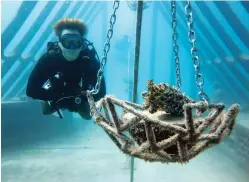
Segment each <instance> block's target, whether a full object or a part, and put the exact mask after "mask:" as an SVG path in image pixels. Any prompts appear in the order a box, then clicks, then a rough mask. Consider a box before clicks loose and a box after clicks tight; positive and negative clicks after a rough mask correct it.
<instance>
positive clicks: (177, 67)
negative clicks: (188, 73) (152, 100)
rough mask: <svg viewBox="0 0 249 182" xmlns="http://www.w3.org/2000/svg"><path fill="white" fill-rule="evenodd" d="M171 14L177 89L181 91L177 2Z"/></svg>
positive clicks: (172, 5) (173, 4) (174, 3)
mask: <svg viewBox="0 0 249 182" xmlns="http://www.w3.org/2000/svg"><path fill="white" fill-rule="evenodd" d="M171 14H172V28H173V35H172V38H173V42H174V45H173V49H174V52H175V69H176V79H177V82H176V84H177V88H178V89H180V87H181V75H180V63H179V61H180V60H179V56H178V51H179V47H178V44H177V39H178V34H177V31H176V29H177V20H176V2H175V0H172V1H171Z"/></svg>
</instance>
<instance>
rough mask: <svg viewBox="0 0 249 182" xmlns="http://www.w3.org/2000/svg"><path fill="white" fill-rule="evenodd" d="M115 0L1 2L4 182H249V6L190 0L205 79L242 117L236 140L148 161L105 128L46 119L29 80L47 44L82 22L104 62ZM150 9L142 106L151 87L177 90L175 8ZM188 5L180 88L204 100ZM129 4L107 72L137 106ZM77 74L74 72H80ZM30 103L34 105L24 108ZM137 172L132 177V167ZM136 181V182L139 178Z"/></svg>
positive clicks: (181, 35)
mask: <svg viewBox="0 0 249 182" xmlns="http://www.w3.org/2000/svg"><path fill="white" fill-rule="evenodd" d="M112 4H113V3H112V2H111V1H108V2H107V1H97V2H95V1H77V2H69V1H66V2H59V1H58V2H57V1H49V2H47V1H38V2H36V1H2V2H1V5H2V9H1V13H2V20H1V25H2V30H1V39H2V42H1V44H2V47H1V72H2V74H1V85H2V89H1V91H2V92H1V97H2V181H6V182H7V181H8V182H12V181H15V182H19V181H26V182H29V181H32V182H33V181H48V182H50V181H51V182H52V181H55V182H57V181H61V182H64V181H65V182H67V181H87V182H92V181H107V182H112V181H124V182H125V181H134V182H140V181H145V182H151V181H158V182H163V181H168V182H188V181H189V182H190V181H191V182H195V181H198V182H199V181H203V182H205V181H207V182H209V181H213V182H218V181H222V180H224V181H227V182H246V181H248V178H249V176H248V170H249V168H248V161H249V148H248V144H249V138H248V136H249V135H248V134H249V119H248V118H249V113H248V111H249V107H248V103H249V102H248V101H249V84H248V83H249V75H248V73H249V41H248V36H249V23H248V19H249V3H248V2H246V1H241V2H240V1H234V2H231V1H223V2H217V1H210V2H202V1H200V2H191V5H192V10H193V21H194V30H195V33H196V37H197V38H196V47H197V49H198V53H199V58H200V62H201V65H200V72H201V73H202V75H203V77H204V91H205V93H206V94H207V95H208V96H209V98H210V99H211V102H214V103H216V102H223V103H225V104H226V109H228V108H229V107H230V106H231V104H233V103H238V104H240V106H241V112H240V114H239V116H238V120H237V123H236V125H235V128H234V130H233V132H232V135H231V136H230V137H227V138H226V139H225V140H224V141H223V142H222V143H221V144H220V145H216V146H214V147H212V148H210V149H208V150H206V151H205V152H203V153H201V154H200V155H199V156H197V157H196V158H194V159H193V160H191V161H190V162H189V163H188V164H184V165H181V164H173V163H172V164H171V163H170V164H161V163H149V162H144V161H142V160H140V159H135V162H134V166H131V165H130V160H131V159H130V157H129V156H126V155H125V154H123V153H122V152H121V151H119V149H118V148H117V147H116V146H115V145H114V143H113V142H112V141H111V140H110V138H109V137H108V136H107V135H106V133H105V132H104V131H103V129H102V128H101V127H99V126H98V125H96V124H94V122H93V121H84V120H82V119H80V118H79V116H78V115H77V114H71V113H68V112H64V115H65V119H64V120H60V119H58V117H55V116H43V115H41V111H40V109H41V108H40V105H39V103H37V102H35V101H27V99H28V98H26V96H25V89H26V83H27V79H28V76H29V74H30V72H31V70H32V68H33V66H34V65H35V62H36V61H37V59H38V58H39V56H40V55H41V54H43V53H44V52H45V51H46V46H47V44H46V43H47V42H48V41H55V40H56V37H55V35H54V33H53V29H52V26H53V24H54V23H55V22H56V21H57V20H59V19H60V18H63V17H77V18H81V19H82V20H83V21H85V23H86V24H87V26H88V28H89V32H88V34H87V39H88V40H90V41H91V42H93V43H94V46H95V48H96V50H97V52H98V54H99V56H100V57H101V56H102V55H103V46H104V43H105V41H106V34H107V30H108V28H109V19H110V16H111V14H112V11H113V10H112ZM147 5H148V6H147V7H146V9H144V11H143V22H142V32H141V46H140V60H139V70H138V103H142V102H144V100H143V99H142V97H141V94H140V93H141V92H143V91H145V90H146V86H147V80H148V79H153V81H154V82H155V83H162V82H163V83H169V84H171V85H176V70H175V62H174V52H173V41H172V25H171V21H172V17H171V6H170V2H169V1H153V2H151V3H148V4H147ZM184 7H185V2H184V1H181V2H177V3H176V11H177V25H178V26H177V32H178V45H179V58H180V74H181V83H182V85H181V89H180V90H181V91H182V92H184V93H185V94H186V95H188V96H190V97H191V98H193V99H196V100H198V99H199V98H198V92H199V89H198V87H197V86H196V83H195V82H196V81H195V71H194V65H193V61H192V59H191V54H190V49H191V46H190V43H189V41H188V27H187V22H186V17H185V15H184ZM130 8H131V5H130V7H129V6H128V4H127V2H126V1H122V2H121V3H120V7H119V9H118V10H117V18H116V23H115V25H114V33H113V37H112V39H111V49H110V51H109V53H108V60H107V64H106V66H105V77H106V82H107V93H108V94H111V95H115V97H117V98H119V99H122V100H132V83H133V64H134V52H135V51H134V50H135V42H136V12H135V11H134V10H131V9H130ZM72 71H73V70H72ZM23 102H25V103H23ZM133 167H134V170H133V171H132V173H131V169H132V168H133ZM133 173H134V178H133V179H132V180H131V175H132V174H133Z"/></svg>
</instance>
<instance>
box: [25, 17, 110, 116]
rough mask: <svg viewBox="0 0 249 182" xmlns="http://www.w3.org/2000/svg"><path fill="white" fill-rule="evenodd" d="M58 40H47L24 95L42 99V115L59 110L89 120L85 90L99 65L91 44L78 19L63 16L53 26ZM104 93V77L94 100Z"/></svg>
mask: <svg viewBox="0 0 249 182" xmlns="http://www.w3.org/2000/svg"><path fill="white" fill-rule="evenodd" d="M54 32H55V34H56V36H58V41H56V42H53V43H52V42H49V43H48V46H47V49H48V50H47V52H46V53H45V54H43V55H42V56H41V57H40V58H39V60H38V62H37V63H36V65H35V67H34V69H33V70H32V72H31V74H30V76H29V79H28V84H27V89H26V94H27V96H28V97H31V98H33V99H37V100H41V101H42V105H43V107H42V110H43V114H44V115H50V114H53V113H55V112H57V113H58V114H59V116H60V118H62V115H61V113H60V109H67V110H68V111H70V112H77V113H79V114H80V116H81V117H82V118H84V119H86V120H90V119H91V115H90V106H89V104H88V101H87V97H86V91H87V90H91V89H92V88H94V86H95V84H96V83H97V74H98V70H99V68H100V63H99V58H98V55H97V52H96V50H95V49H94V47H93V45H92V44H91V43H90V42H89V41H88V40H87V39H85V38H83V37H84V36H85V34H86V32H87V27H86V25H85V24H84V23H83V22H82V21H81V20H80V19H73V18H63V19H61V20H59V21H58V22H57V23H56V24H55V25H54ZM105 94H106V86H105V80H104V77H103V78H102V81H101V85H100V90H99V93H98V94H96V95H93V97H94V100H95V102H96V101H98V100H99V99H100V98H102V97H104V95H105Z"/></svg>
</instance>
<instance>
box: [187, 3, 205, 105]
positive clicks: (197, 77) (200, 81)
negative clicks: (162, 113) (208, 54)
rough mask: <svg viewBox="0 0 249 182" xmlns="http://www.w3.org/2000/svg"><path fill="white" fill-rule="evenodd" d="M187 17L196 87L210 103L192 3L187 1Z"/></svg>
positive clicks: (201, 95)
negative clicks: (201, 64)
mask: <svg viewBox="0 0 249 182" xmlns="http://www.w3.org/2000/svg"><path fill="white" fill-rule="evenodd" d="M185 15H186V18H187V25H188V39H189V42H190V43H191V46H192V48H191V56H192V60H193V64H194V69H195V82H196V85H197V86H198V87H199V90H200V92H199V93H198V95H199V97H200V99H201V100H204V101H207V102H209V98H208V96H207V94H206V93H205V92H204V89H203V86H204V78H203V76H202V74H201V71H200V60H199V56H198V50H197V48H196V46H195V41H196V34H195V31H194V27H193V23H194V21H193V16H192V8H191V5H190V1H189V0H187V3H186V6H185Z"/></svg>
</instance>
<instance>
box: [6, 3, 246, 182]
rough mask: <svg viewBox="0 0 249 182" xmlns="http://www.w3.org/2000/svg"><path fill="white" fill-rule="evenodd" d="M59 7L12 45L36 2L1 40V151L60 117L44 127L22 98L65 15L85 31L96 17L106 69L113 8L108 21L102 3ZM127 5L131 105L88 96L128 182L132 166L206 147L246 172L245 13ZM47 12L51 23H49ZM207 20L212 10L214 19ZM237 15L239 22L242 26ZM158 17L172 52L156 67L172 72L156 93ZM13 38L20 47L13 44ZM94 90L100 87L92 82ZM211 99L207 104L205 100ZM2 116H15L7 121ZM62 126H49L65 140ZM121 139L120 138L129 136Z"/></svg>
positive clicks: (200, 6)
mask: <svg viewBox="0 0 249 182" xmlns="http://www.w3.org/2000/svg"><path fill="white" fill-rule="evenodd" d="M58 3H59V2H56V1H49V2H47V3H46V4H45V5H44V6H43V8H42V9H41V10H40V13H39V14H38V15H37V16H36V18H35V20H34V22H33V23H32V24H30V25H28V26H29V28H28V30H27V31H26V32H25V33H24V34H22V36H20V37H18V36H17V35H20V32H21V31H22V27H23V25H24V24H25V25H26V24H27V22H28V21H27V20H28V18H29V17H31V16H32V13H33V11H34V9H35V8H37V4H38V2H36V1H31V2H29V1H24V2H22V3H21V5H20V7H19V8H18V11H17V13H16V15H15V16H14V18H13V19H12V20H11V21H10V23H9V24H8V26H7V27H6V28H5V29H4V30H3V32H2V49H1V62H2V75H1V79H2V109H3V110H2V121H3V122H2V126H3V127H2V128H4V129H2V131H3V132H2V133H3V134H2V141H3V143H4V147H6V148H8V147H9V146H10V145H15V144H16V143H17V142H20V140H17V139H16V138H15V136H17V135H16V134H17V133H18V132H19V133H20V132H24V133H25V129H27V128H30V127H34V126H35V125H37V124H38V123H39V124H40V123H41V122H42V121H44V120H46V122H45V125H44V123H43V125H39V124H38V125H39V126H40V127H42V128H43V129H48V128H51V121H54V122H53V124H55V123H59V122H60V121H61V120H60V119H59V118H58V117H54V116H49V117H45V116H42V115H41V113H38V109H39V106H38V103H37V102H35V101H33V100H31V99H30V98H28V97H26V94H25V92H26V84H27V79H28V76H29V74H30V72H31V71H32V69H33V67H34V65H35V63H36V62H37V59H38V57H39V56H40V55H41V54H42V53H43V52H45V51H46V49H47V42H51V41H55V36H54V35H53V33H52V29H51V27H52V26H53V24H54V23H55V22H56V21H57V20H58V19H59V18H61V17H63V16H65V12H67V16H69V17H80V18H83V19H85V20H86V23H87V24H89V26H91V25H92V24H94V23H95V21H96V19H97V18H99V16H100V14H101V13H102V14H101V16H102V17H101V18H103V19H102V21H103V22H104V23H103V30H104V29H105V31H103V32H101V35H102V40H101V41H100V42H101V43H100V44H101V45H102V47H101V50H102V51H104V55H103V57H101V59H100V61H101V63H102V64H101V65H102V68H101V69H104V66H105V65H106V63H107V64H108V61H107V58H108V57H107V54H108V52H111V51H112V46H111V45H112V42H111V39H112V37H113V35H115V33H116V32H115V26H117V24H116V23H117V22H118V21H119V16H120V14H118V12H119V8H120V7H119V6H121V5H120V1H114V4H113V5H111V10H109V11H108V8H107V5H106V4H105V2H94V1H84V2H82V1H77V2H73V3H71V2H70V1H68V2H65V3H61V4H60V6H58ZM122 5H124V4H122ZM126 5H128V8H129V9H130V10H131V11H132V12H133V13H136V14H135V15H136V34H135V41H134V42H133V44H134V53H135V54H134V60H133V61H134V62H133V65H132V66H133V69H134V70H133V71H134V72H133V77H132V79H128V80H129V82H132V83H129V84H131V85H132V86H130V85H129V98H128V99H127V100H123V99H118V98H117V97H116V96H110V95H107V96H106V97H104V98H103V99H101V100H100V101H99V102H98V103H94V102H93V99H92V94H95V92H98V89H97V88H98V87H97V86H96V87H95V88H94V89H93V90H92V91H91V92H88V94H87V98H88V101H89V105H90V108H91V114H92V116H93V119H94V123H95V124H96V125H97V126H98V127H100V128H101V129H103V131H105V134H106V135H107V136H108V137H109V139H110V141H111V142H113V144H115V146H117V148H118V149H119V150H120V151H122V152H123V153H124V154H126V155H128V156H130V157H131V163H130V166H129V167H130V171H131V173H130V176H131V177H130V181H131V182H132V181H134V179H133V176H134V158H138V159H141V160H144V161H149V162H162V163H164V164H165V165H170V163H177V162H178V163H185V164H186V163H188V162H190V161H191V160H192V159H193V158H194V157H196V156H197V155H199V154H200V155H201V153H202V152H204V151H205V150H206V149H208V150H212V148H213V147H211V146H214V145H217V144H221V143H222V142H224V143H222V145H225V146H226V148H229V149H231V148H234V149H232V150H233V151H232V152H228V155H230V157H233V158H235V159H236V160H237V161H238V163H239V164H238V166H242V168H245V167H244V166H245V165H246V162H247V161H249V155H248V152H249V148H248V147H245V146H248V144H249V140H248V139H249V138H248V133H249V127H248V123H245V122H244V123H243V124H241V123H240V122H237V121H238V120H239V119H238V117H239V115H240V113H241V112H243V113H246V114H248V109H249V107H248V105H249V104H248V100H249V84H248V83H249V75H248V73H249V66H248V65H249V62H248V61H249V59H248V55H249V42H248V41H247V40H246V39H245V37H248V36H249V31H248V30H249V27H248V23H246V17H249V15H248V14H249V6H248V3H247V2H236V3H234V4H233V3H231V2H211V3H208V2H191V3H190V1H187V2H184V1H183V2H175V1H171V2H168V1H160V2H150V1H148V2H146V3H145V4H143V1H139V2H136V1H133V2H127V4H126ZM143 5H144V6H143ZM58 7H59V8H58ZM150 8H151V9H153V10H152V13H151V14H150V15H151V16H152V18H151V20H152V21H151V22H149V24H150V25H149V27H151V30H150V32H149V33H150V34H151V37H150V40H151V42H150V43H149V44H147V43H145V40H143V39H142V38H143V31H142V30H143V26H145V24H146V23H148V22H147V21H143V20H144V17H145V16H146V13H147V11H148V10H149V9H150ZM54 9H56V10H57V11H56V13H54V14H53V16H51V17H50V16H48V14H50V13H51V12H53V10H54ZM212 10H216V14H214V13H213V12H212ZM109 13H110V14H111V16H110V17H109ZM236 13H238V14H236ZM240 13H241V14H246V15H247V16H246V17H242V16H241V14H240ZM159 16H160V17H162V18H161V19H160V20H163V21H164V22H166V24H167V25H168V27H170V30H171V31H170V34H169V35H167V37H168V39H169V40H170V41H171V43H172V45H171V47H170V49H168V50H164V52H167V53H169V52H171V53H170V55H171V56H170V59H169V60H166V58H161V59H164V60H165V61H164V62H165V64H167V62H171V63H170V66H169V67H170V68H169V69H170V70H173V71H172V72H170V76H169V79H168V80H167V81H166V82H165V83H159V84H157V83H155V81H153V79H154V78H155V77H156V76H155V75H156V74H157V67H156V64H155V62H156V60H157V55H156V54H157V49H160V48H162V47H160V38H158V39H157V38H155V39H154V37H155V35H157V31H158V30H157V29H158V27H159V25H160V22H159V20H158V21H157V19H158V17H159ZM106 19H107V20H108V21H106ZM44 20H47V22H48V23H47V24H46V25H45V26H44V25H43V24H41V22H42V21H44ZM179 27H181V28H179ZM16 30H18V31H16ZM21 33H22V32H21ZM106 34H107V35H106ZM161 34H162V33H161ZM17 38H18V39H19V40H18V41H13V40H16V39H17ZM146 40H148V39H146ZM16 42H18V43H16ZM31 42H33V43H31ZM129 43H130V42H129ZM143 44H146V45H148V46H149V51H147V52H149V58H148V60H149V61H148V62H147V63H146V64H148V65H149V68H150V69H149V71H148V72H149V73H147V74H148V78H149V79H147V78H146V79H144V78H143V79H142V80H143V81H144V80H148V81H147V82H144V83H141V82H142V81H141V80H140V79H139V76H141V74H139V73H140V70H141V61H143V60H145V58H144V57H143V56H142V50H141V49H140V48H141V47H142V45H143ZM10 47H11V48H10ZM103 47H104V48H103ZM124 47H125V46H124ZM127 47H129V46H127ZM129 48H130V47H129ZM129 48H125V50H128V49H129ZM181 51H185V52H187V53H188V54H190V58H188V60H190V61H192V62H191V64H190V65H191V66H192V67H191V70H190V69H189V70H187V71H186V70H185V69H183V68H184V67H183V66H181V65H182V64H184V63H183V62H184V61H185V58H184V57H182V56H180V53H179V52H181ZM144 52H146V51H144ZM161 52H163V51H161ZM101 54H102V52H101ZM141 57H143V58H141ZM108 59H109V58H108ZM186 59H187V58H186ZM132 66H131V67H132ZM102 71H104V70H102ZM102 74H103V73H102ZM182 75H183V76H182ZM184 75H191V76H189V80H190V81H191V82H192V83H191V84H189V86H187V87H188V90H190V91H191V93H189V94H186V93H185V91H186V90H184V89H183V90H184V91H182V90H181V89H182V85H183V86H184V87H185V85H184V80H185V79H184V78H183V77H184ZM120 80H121V79H120ZM130 80H132V81H130ZM100 81H101V78H98V82H100ZM138 81H140V83H138ZM204 83H205V86H204ZM141 84H143V85H146V89H143V90H147V91H145V92H142V93H141V94H140V93H139V92H140V91H141V90H142V89H141V88H140V89H139V88H138V87H139V86H140V87H142V88H144V87H145V86H141ZM212 84H213V85H212ZM186 85H187V84H186ZM207 85H211V86H210V87H212V89H207V87H208V86H207ZM185 88H186V87H185ZM207 90H208V91H207ZM211 90H213V92H214V94H210V93H211ZM210 95H211V96H210ZM139 99H140V100H139ZM221 101H222V102H221ZM223 101H224V103H223ZM138 102H140V104H139V103H138ZM117 106H118V107H121V112H117V109H116V107H117ZM193 110H195V111H196V112H195V113H194V112H192V111H193ZM26 112H28V113H29V116H28V117H27V115H25V114H23V113H26ZM9 113H15V117H13V115H10V114H9ZM119 115H120V116H119ZM247 116H248V115H247ZM16 118H18V120H17V119H16ZM37 118H38V119H37ZM65 120H73V116H72V114H71V113H69V114H68V115H65V116H64V121H63V122H61V123H60V124H59V125H57V126H60V127H61V129H62V131H67V129H66V125H67V124H66V122H65ZM22 122H25V123H26V124H27V125H28V126H29V127H27V128H25V127H23V126H22V130H19V128H20V127H21V125H22V124H21V123H22ZM53 126H54V125H53ZM55 126H56V124H55ZM55 126H54V127H55ZM67 127H68V125H67ZM36 129H37V130H38V129H39V128H36ZM9 131H12V132H9ZM124 132H126V134H127V132H128V135H126V134H125V133H124ZM30 136H32V135H30ZM26 137H27V136H26ZM8 138H10V139H9V140H5V139H8ZM15 140H16V141H15ZM210 147H211V148H210ZM209 148H210V149H209ZM241 148H243V149H241ZM235 154H236V155H235ZM238 156H243V157H238Z"/></svg>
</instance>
